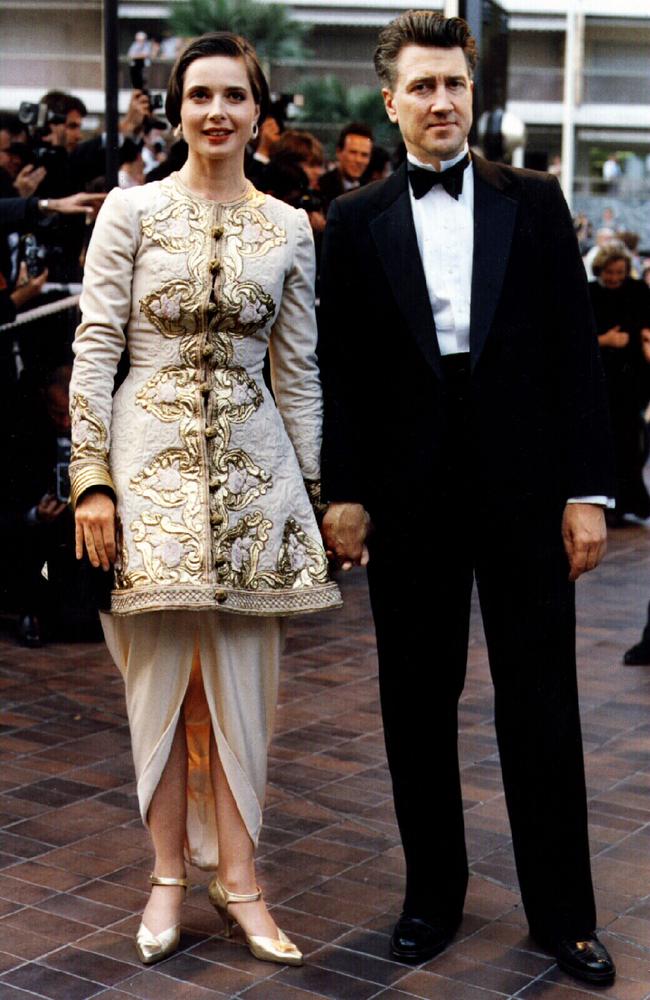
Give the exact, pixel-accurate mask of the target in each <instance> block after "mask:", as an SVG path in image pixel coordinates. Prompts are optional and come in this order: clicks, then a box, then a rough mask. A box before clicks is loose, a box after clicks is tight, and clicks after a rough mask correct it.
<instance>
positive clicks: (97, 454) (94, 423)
mask: <svg viewBox="0 0 650 1000" xmlns="http://www.w3.org/2000/svg"><path fill="white" fill-rule="evenodd" d="M70 419H71V424H72V429H71V432H70V436H71V440H72V455H71V459H70V460H71V461H72V462H79V461H82V460H83V459H93V460H95V461H97V460H99V461H101V462H104V463H106V464H108V447H107V446H108V432H107V430H106V425H105V424H104V422H103V421H102V420H100V418H99V417H98V416H97V414H96V413H94V412H93V410H92V408H91V406H90V403H89V402H88V399H87V398H86V396H84V395H83V394H82V393H80V392H77V393H75V394H74V396H73V397H72V400H71V403H70Z"/></svg>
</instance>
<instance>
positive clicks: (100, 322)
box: [70, 188, 137, 504]
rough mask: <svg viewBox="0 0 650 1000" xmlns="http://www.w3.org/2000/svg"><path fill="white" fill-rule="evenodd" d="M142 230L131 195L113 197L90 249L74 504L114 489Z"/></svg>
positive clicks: (73, 411)
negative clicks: (116, 388)
mask: <svg viewBox="0 0 650 1000" xmlns="http://www.w3.org/2000/svg"><path fill="white" fill-rule="evenodd" d="M136 251H137V230H136V228H135V224H134V221H133V219H132V215H131V211H130V208H129V202H128V199H127V197H125V193H124V192H123V191H120V190H119V189H118V188H115V189H113V191H111V192H110V194H109V195H108V198H107V199H106V201H105V203H104V205H103V207H102V210H101V212H100V213H99V216H98V218H97V223H96V225H95V230H94V232H93V235H92V239H91V241H90V246H89V248H88V255H87V258H86V267H85V274H84V285H83V291H82V295H81V301H80V307H81V314H82V319H81V324H80V325H79V327H78V329H77V333H76V337H75V342H74V353H75V362H74V369H73V373H72V381H71V385H70V415H71V418H72V455H71V460H70V483H71V497H72V503H73V504H76V502H77V500H78V499H79V498H80V496H81V494H82V493H84V492H85V491H86V490H88V489H90V488H92V487H95V486H103V487H108V488H110V489H113V481H112V478H111V474H110V470H109V464H108V455H109V448H110V423H111V410H112V390H113V382H114V378H115V372H116V370H117V365H118V362H119V360H120V357H121V354H122V351H123V349H124V344H125V336H124V327H125V326H126V324H127V322H128V320H129V316H130V312H131V283H132V278H133V262H134V259H135V254H136Z"/></svg>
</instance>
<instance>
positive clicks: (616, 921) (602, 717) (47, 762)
mask: <svg viewBox="0 0 650 1000" xmlns="http://www.w3.org/2000/svg"><path fill="white" fill-rule="evenodd" d="M648 539H649V536H648V532H647V530H644V529H643V528H636V527H630V528H626V529H622V530H619V531H617V532H615V533H614V538H613V540H612V545H611V555H610V557H609V558H608V561H607V563H606V564H605V566H604V567H603V568H602V569H601V571H600V572H599V573H598V574H597V575H594V576H592V578H590V579H588V580H586V581H584V582H583V583H582V584H581V585H580V588H579V595H580V598H579V603H580V609H581V614H580V621H581V627H580V632H579V654H580V663H581V671H580V677H581V694H582V704H583V719H584V735H585V748H586V752H587V767H588V780H589V789H590V796H591V834H592V848H593V854H594V872H595V879H596V885H597V890H598V897H599V907H600V920H601V925H602V927H603V928H604V929H605V931H604V934H603V939H604V940H605V941H606V942H607V944H608V945H609V947H610V948H611V950H612V952H613V954H614V955H615V957H616V959H617V961H618V966H619V970H620V974H619V978H618V981H617V983H616V984H615V985H614V986H613V987H611V988H609V989H608V990H605V991H600V993H599V994H595V993H590V992H588V991H587V990H586V989H585V990H580V989H578V988H577V987H576V986H575V985H574V984H573V983H572V981H571V980H569V979H567V978H566V977H564V976H563V975H561V974H560V973H559V972H558V970H557V968H556V967H555V966H554V964H553V962H552V961H551V960H550V959H549V958H548V957H547V956H545V955H544V954H542V953H540V951H539V950H538V949H537V948H536V947H535V946H534V945H533V943H532V942H531V941H530V939H529V938H528V937H527V934H526V928H525V922H524V918H523V915H522V912H521V908H520V904H519V897H518V894H517V889H516V884H515V877H514V869H513V861H512V855H511V850H510V841H509V836H508V827H507V822H506V817H505V808H504V801H503V794H502V791H501V783H500V776H499V765H498V760H497V753H496V745H495V739H494V733H493V729H492V706H491V688H490V684H489V679H488V671H487V666H486V658H485V651H484V646H483V642H482V635H481V631H480V626H479V625H478V624H476V623H475V625H474V628H473V633H472V645H471V650H470V672H469V679H468V683H467V688H466V693H465V697H464V701H463V706H462V713H461V719H462V738H461V743H462V755H463V761H464V768H463V775H464V791H465V795H466V806H467V814H466V822H467V832H468V841H469V849H470V854H471V858H472V862H473V864H472V868H473V873H474V874H473V878H472V880H471V883H470V891H469V897H468V901H467V908H466V917H465V920H464V923H463V925H462V929H461V932H460V934H459V936H458V940H457V942H456V943H455V944H454V945H453V947H451V948H450V949H449V950H448V951H447V952H446V953H445V954H444V955H442V956H439V957H438V958H437V959H435V960H434V961H432V962H430V963H428V964H427V965H426V966H424V967H422V968H418V969H413V968H410V967H408V966H403V965H399V964H397V963H395V962H392V961H389V960H388V959H387V943H388V937H387V935H388V933H389V931H390V928H391V926H392V924H393V922H394V919H395V917H396V916H397V913H398V911H399V906H400V901H401V889H402V877H401V872H402V858H401V852H400V848H399V844H398V838H397V833H396V828H395V823H394V818H393V813H392V807H391V798H390V788H389V782H388V777H387V774H386V769H385V763H384V752H383V744H382V735H381V730H380V722H379V714H378V700H377V691H376V685H375V668H376V664H375V653H374V644H373V638H372V632H371V627H370V621H369V614H368V606H367V596H366V591H365V584H364V580H363V577H362V576H361V575H357V576H353V577H351V578H346V580H345V595H346V599H347V600H346V607H345V610H344V612H342V613H339V614H338V615H336V614H334V615H331V616H328V617H319V618H306V619H302V621H299V622H298V623H297V624H295V625H293V626H292V628H291V633H290V639H289V644H288V649H287V656H286V658H285V663H284V682H283V687H282V695H281V708H280V713H279V725H278V731H277V735H276V738H275V741H274V744H273V749H272V757H271V786H270V790H269V801H268V809H267V814H266V825H265V831H264V837H263V843H262V846H261V850H260V864H259V869H260V881H261V882H262V884H263V886H264V888H265V890H266V893H267V896H268V898H269V899H270V900H271V902H272V903H273V904H274V905H275V908H276V909H275V912H276V916H277V919H278V922H279V923H280V924H281V926H283V927H285V928H286V929H287V931H289V932H290V934H291V935H292V937H294V939H295V940H296V941H297V942H299V944H300V945H301V947H302V948H303V950H304V951H305V953H306V956H307V962H306V965H305V966H304V968H302V969H289V968H282V967H279V966H274V965H269V964H265V963H260V962H256V961H255V960H254V959H253V958H252V957H251V956H250V955H249V953H248V952H247V951H246V950H245V948H244V947H243V946H242V945H241V943H239V942H235V943H228V942H226V941H225V940H224V939H223V938H222V937H221V936H220V935H219V933H218V918H217V917H216V914H215V913H214V911H213V910H212V909H211V908H210V907H209V905H208V904H207V902H206V894H205V884H206V882H207V876H206V875H205V874H202V873H200V872H193V873H192V875H193V888H192V891H191V893H190V895H189V899H188V902H187V904H186V906H185V909H184V934H183V939H182V948H181V950H180V951H179V953H177V954H176V955H175V956H174V957H172V958H170V959H169V960H168V961H166V962H165V963H162V964H160V965H158V966H156V967H154V968H150V969H143V967H142V966H140V965H139V964H138V961H137V958H136V955H135V952H134V950H133V945H132V937H133V934H134V932H135V929H136V927H137V924H138V920H139V913H140V911H141V910H142V907H143V905H144V902H145V899H146V892H147V873H148V871H149V848H148V844H147V837H146V835H145V833H144V832H143V831H142V829H141V827H140V823H139V820H138V817H137V813H136V801H135V795H134V786H133V781H132V768H131V758H130V752H129V738H128V731H127V727H126V724H125V718H124V710H123V701H122V689H121V681H120V679H119V677H118V676H117V674H116V672H115V670H114V669H113V667H112V666H111V664H110V662H109V658H108V655H107V653H106V652H105V651H104V649H103V647H102V646H100V645H84V646H76V645H70V646H66V645H53V646H49V647H46V648H44V649H43V650H37V651H24V650H21V649H19V648H17V647H16V646H15V645H14V643H13V640H12V638H11V636H10V634H9V633H8V632H7V631H5V633H4V635H2V634H0V698H1V699H2V705H3V712H2V714H1V715H0V759H1V761H2V766H1V767H0V792H1V794H0V953H1V954H0V1000H24V998H25V997H28V996H29V997H33V996H37V997H48V998H52V1000H84V998H86V997H96V996H101V997H102V998H103V1000H118V998H119V1000H125V998H127V997H139V998H142V1000H148V998H161V1000H209V998H213V997H214V998H218V997H235V996H237V997H239V996H245V997H246V998H247V1000H309V998H314V997H328V998H332V1000H370V998H374V997H381V998H382V1000H398V998H401V1000H403V998H406V997H420V998H445V1000H488V998H495V997H503V996H509V997H513V996H516V997H524V998H526V1000H538V998H540V997H543V998H549V1000H583V998H584V997H585V996H595V995H601V996H603V995H605V996H607V997H612V998H620V1000H641V998H648V997H650V668H645V669H643V668H629V667H628V668H625V667H622V666H620V665H619V664H620V655H621V652H622V650H623V649H625V648H626V646H628V645H630V644H631V643H632V642H633V641H635V640H636V639H637V637H638V633H639V629H640V626H641V623H642V620H643V607H644V604H645V601H646V600H647V597H648V596H650V545H649V544H648ZM524 668H525V664H522V669H524ZM429 791H430V794H431V809H432V821H435V808H436V801H435V776H434V772H433V770H432V780H431V788H430V790H429Z"/></svg>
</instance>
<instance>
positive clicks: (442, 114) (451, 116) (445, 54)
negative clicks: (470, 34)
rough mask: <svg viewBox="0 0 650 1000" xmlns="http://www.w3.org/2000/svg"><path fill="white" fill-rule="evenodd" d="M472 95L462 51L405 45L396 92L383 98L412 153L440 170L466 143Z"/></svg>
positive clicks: (387, 92) (385, 93) (385, 92)
mask: <svg viewBox="0 0 650 1000" xmlns="http://www.w3.org/2000/svg"><path fill="white" fill-rule="evenodd" d="M473 89H474V84H473V83H472V81H471V80H470V78H469V72H468V68H467V62H466V61H465V56H464V54H463V50H462V49H461V48H460V47H459V46H456V47H455V48H453V49H443V48H439V47H437V46H428V45H427V46H424V45H406V46H404V48H403V49H402V50H401V52H400V54H399V56H398V57H397V65H396V79H395V83H394V87H393V89H389V88H388V87H384V89H383V90H382V96H383V98H384V104H385V106H386V113H387V114H388V117H389V118H390V120H391V121H392V122H393V123H394V124H396V125H399V129H400V132H401V133H402V138H403V139H404V143H405V145H406V148H407V150H408V152H409V153H411V154H412V156H415V158H416V159H418V160H420V162H421V163H431V164H433V166H435V167H438V168H439V167H440V161H441V160H451V159H452V158H453V157H454V156H456V154H457V153H460V151H461V150H462V149H463V146H464V145H465V142H466V141H467V136H468V135H469V130H470V128H471V125H472V92H473Z"/></svg>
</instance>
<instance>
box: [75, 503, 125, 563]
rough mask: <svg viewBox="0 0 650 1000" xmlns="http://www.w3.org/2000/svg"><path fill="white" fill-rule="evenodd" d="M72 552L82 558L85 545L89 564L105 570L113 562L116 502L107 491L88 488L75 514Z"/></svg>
mask: <svg viewBox="0 0 650 1000" xmlns="http://www.w3.org/2000/svg"><path fill="white" fill-rule="evenodd" d="M74 519H75V552H76V556H77V559H82V558H83V554H84V546H85V548H86V552H87V553H88V558H89V559H90V562H91V565H92V566H95V567H98V566H101V567H102V569H103V570H108V569H109V568H110V566H111V563H114V562H115V503H114V501H113V500H112V498H111V497H109V496H107V494H106V493H101V492H99V491H94V490H90V491H89V492H88V493H86V494H85V495H84V496H83V497H82V498H81V500H80V501H79V503H78V504H77V509H76V510H75V514H74Z"/></svg>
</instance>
